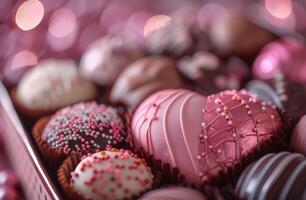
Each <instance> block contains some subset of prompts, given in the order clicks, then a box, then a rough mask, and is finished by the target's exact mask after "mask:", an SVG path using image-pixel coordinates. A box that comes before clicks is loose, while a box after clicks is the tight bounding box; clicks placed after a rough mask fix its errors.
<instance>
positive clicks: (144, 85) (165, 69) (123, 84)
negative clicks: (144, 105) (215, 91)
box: [110, 56, 182, 108]
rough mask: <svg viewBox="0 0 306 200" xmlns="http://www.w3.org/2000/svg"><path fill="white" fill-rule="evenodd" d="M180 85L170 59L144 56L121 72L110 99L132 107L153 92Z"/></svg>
mask: <svg viewBox="0 0 306 200" xmlns="http://www.w3.org/2000/svg"><path fill="white" fill-rule="evenodd" d="M181 85H182V82H181V80H180V75H179V73H178V72H177V69H176V64H175V62H174V61H173V60H172V59H170V58H166V57H161V56H151V57H146V58H142V59H140V60H138V61H136V62H134V63H132V64H131V65H129V66H128V67H127V68H126V69H125V70H124V71H123V72H122V73H121V75H120V76H119V77H118V79H117V81H116V82H115V84H114V86H113V88H112V91H111V94H110V100H111V101H112V102H120V103H124V104H125V105H126V106H128V107H131V108H134V107H136V106H137V105H138V104H139V103H140V102H141V101H142V100H143V99H144V98H146V97H148V96H149V95H151V94H153V93H154V92H158V91H159V90H163V89H170V88H178V87H180V86H181Z"/></svg>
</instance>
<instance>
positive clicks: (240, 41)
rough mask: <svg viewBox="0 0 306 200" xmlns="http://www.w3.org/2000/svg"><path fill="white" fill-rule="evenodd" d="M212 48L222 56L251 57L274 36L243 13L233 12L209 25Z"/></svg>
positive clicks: (223, 15)
mask: <svg viewBox="0 0 306 200" xmlns="http://www.w3.org/2000/svg"><path fill="white" fill-rule="evenodd" d="M209 36H210V39H211V41H212V44H213V46H214V47H215V49H216V50H217V52H219V53H220V54H222V55H236V56H243V57H246V58H250V57H253V56H254V55H255V54H256V53H257V52H258V51H259V50H260V49H261V48H262V47H263V46H264V45H265V44H266V43H268V42H270V41H272V40H273V39H274V38H275V36H274V35H273V34H272V33H271V32H269V31H268V30H265V29H264V28H262V27H260V26H258V25H256V24H255V23H253V22H252V21H250V20H249V19H248V18H247V17H246V16H245V15H244V14H243V13H241V12H239V11H234V12H231V13H225V14H222V15H220V16H219V17H217V18H216V19H215V20H214V21H213V23H211V25H210V30H209Z"/></svg>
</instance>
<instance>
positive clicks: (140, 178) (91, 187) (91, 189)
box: [71, 149, 153, 200]
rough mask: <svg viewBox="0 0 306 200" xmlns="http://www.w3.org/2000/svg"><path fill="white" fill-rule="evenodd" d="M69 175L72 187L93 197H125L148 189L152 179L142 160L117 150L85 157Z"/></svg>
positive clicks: (113, 199)
mask: <svg viewBox="0 0 306 200" xmlns="http://www.w3.org/2000/svg"><path fill="white" fill-rule="evenodd" d="M71 175H72V178H71V186H72V188H73V189H74V190H75V191H76V192H78V193H79V194H80V195H81V196H83V197H84V198H85V199H92V200H101V199H103V200H121V199H128V198H131V197H133V196H135V195H136V196H137V195H139V194H141V193H142V192H144V191H145V190H146V189H148V188H150V187H151V185H152V182H153V175H152V173H151V169H150V168H149V167H148V166H147V165H146V163H145V162H144V160H142V159H140V158H138V157H137V156H136V155H134V154H132V153H131V152H129V151H124V150H116V149H112V150H110V151H101V152H99V153H95V154H93V155H91V156H89V157H86V158H84V159H83V160H82V161H81V162H80V163H79V164H78V166H77V167H76V169H75V171H74V172H72V174H71Z"/></svg>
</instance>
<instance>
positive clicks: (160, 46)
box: [146, 20, 210, 57]
mask: <svg viewBox="0 0 306 200" xmlns="http://www.w3.org/2000/svg"><path fill="white" fill-rule="evenodd" d="M209 48H210V45H209V42H208V36H207V34H206V33H205V32H202V31H200V30H198V29H197V28H196V27H195V26H194V25H193V24H191V23H189V22H184V21H182V20H172V21H171V22H169V23H168V24H167V25H166V26H164V27H162V28H160V29H157V30H155V31H153V32H151V33H150V34H149V35H148V36H147V37H146V49H147V51H148V52H149V53H150V54H155V55H156V54H157V55H161V54H162V55H168V56H172V57H181V56H183V55H186V54H191V53H192V52H193V51H194V50H196V49H198V50H207V49H209Z"/></svg>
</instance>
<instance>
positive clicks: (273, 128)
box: [132, 89, 281, 184]
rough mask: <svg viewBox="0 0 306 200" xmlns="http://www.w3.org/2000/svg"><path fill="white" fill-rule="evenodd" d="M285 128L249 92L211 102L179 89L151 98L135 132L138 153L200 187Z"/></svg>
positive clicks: (135, 121)
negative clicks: (140, 149)
mask: <svg viewBox="0 0 306 200" xmlns="http://www.w3.org/2000/svg"><path fill="white" fill-rule="evenodd" d="M280 124H281V118H280V116H279V115H278V113H277V111H276V110H275V108H274V106H272V105H270V104H268V103H265V102H263V101H261V100H259V99H257V98H256V97H255V96H253V95H251V94H250V93H247V92H246V91H240V92H239V91H224V92H221V93H218V94H216V95H212V96H209V97H207V98H206V97H204V96H202V95H200V94H198V93H195V92H192V91H189V90H183V89H178V90H164V91H161V92H158V93H155V94H153V95H152V96H150V97H149V98H147V99H146V100H145V101H144V102H143V103H142V104H141V105H140V106H139V107H138V109H137V110H136V112H135V114H134V116H133V119H132V131H133V139H134V143H135V145H136V146H137V147H143V148H144V150H145V151H146V152H147V153H149V154H153V155H154V156H155V158H156V159H161V161H162V162H163V163H169V164H170V165H171V167H177V168H178V169H179V170H180V172H181V173H182V174H183V175H185V177H186V179H187V181H188V182H190V183H196V184H200V183H203V182H206V181H210V180H212V179H213V178H215V177H216V176H217V175H218V173H219V172H221V171H223V172H226V171H227V170H228V169H229V168H230V167H233V165H234V164H236V163H239V162H240V160H241V158H242V157H244V156H247V155H248V153H250V152H251V151H254V150H257V149H260V147H261V144H263V142H265V141H267V140H269V139H270V138H271V137H272V136H273V135H275V134H277V129H278V128H279V126H280Z"/></svg>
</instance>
